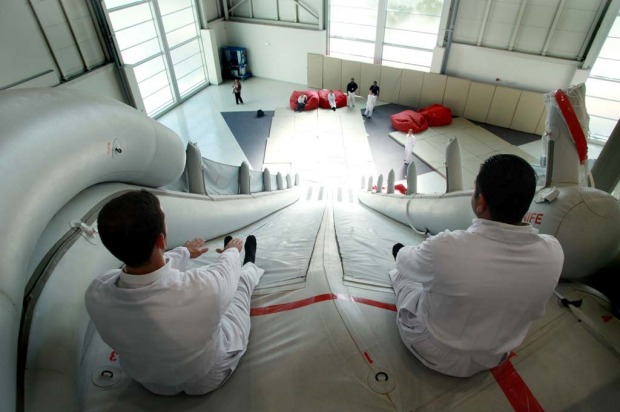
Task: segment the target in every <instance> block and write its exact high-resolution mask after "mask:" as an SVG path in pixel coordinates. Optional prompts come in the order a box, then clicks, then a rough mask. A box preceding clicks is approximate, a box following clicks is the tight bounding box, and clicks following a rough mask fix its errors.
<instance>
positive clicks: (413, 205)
mask: <svg viewBox="0 0 620 412" xmlns="http://www.w3.org/2000/svg"><path fill="white" fill-rule="evenodd" d="M471 195H472V192H471V191H460V192H454V193H449V194H441V195H440V194H419V195H415V196H401V195H390V194H383V193H372V192H368V191H362V192H360V193H359V194H358V197H359V200H360V201H361V202H362V203H363V204H365V205H366V206H368V207H370V208H371V209H374V210H376V211H378V212H380V213H382V214H384V215H386V216H387V217H390V218H392V219H394V220H396V221H397V222H400V223H403V224H405V225H407V226H410V227H412V228H413V229H415V230H417V231H419V232H424V233H429V234H433V235H434V234H437V233H439V232H442V231H444V230H446V229H449V230H457V229H467V228H468V227H469V225H471V221H472V219H473V218H475V216H474V213H473V212H472V210H471Z"/></svg>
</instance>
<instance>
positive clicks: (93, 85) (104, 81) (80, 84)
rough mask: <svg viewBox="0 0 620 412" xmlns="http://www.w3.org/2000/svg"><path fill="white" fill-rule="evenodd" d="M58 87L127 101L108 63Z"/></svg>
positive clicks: (114, 68)
mask: <svg viewBox="0 0 620 412" xmlns="http://www.w3.org/2000/svg"><path fill="white" fill-rule="evenodd" d="M58 87H63V88H67V89H74V90H80V91H82V92H84V93H88V94H93V95H95V96H99V97H107V98H110V99H114V100H120V101H121V102H123V103H127V101H126V99H125V95H124V94H123V91H122V88H121V81H120V78H119V75H118V71H117V70H116V67H115V66H114V64H112V63H111V64H108V65H106V66H103V67H100V68H98V69H95V70H93V71H92V72H90V73H86V74H84V75H82V76H80V77H78V78H76V79H73V80H71V81H69V82H66V83H62V84H61V85H59V86H58Z"/></svg>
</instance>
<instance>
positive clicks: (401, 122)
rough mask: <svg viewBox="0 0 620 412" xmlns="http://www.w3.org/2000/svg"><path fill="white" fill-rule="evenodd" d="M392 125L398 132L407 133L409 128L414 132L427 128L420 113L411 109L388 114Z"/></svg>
mask: <svg viewBox="0 0 620 412" xmlns="http://www.w3.org/2000/svg"><path fill="white" fill-rule="evenodd" d="M390 120H391V122H392V127H393V128H394V129H396V130H398V131H400V132H404V133H407V132H408V131H409V129H411V130H413V132H414V133H420V132H422V131H424V130H426V129H428V124H427V123H426V119H425V118H424V116H423V115H421V114H420V113H417V112H414V111H413V110H405V111H403V112H400V113H396V114H393V115H392V116H390Z"/></svg>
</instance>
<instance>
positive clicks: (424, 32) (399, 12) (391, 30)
mask: <svg viewBox="0 0 620 412" xmlns="http://www.w3.org/2000/svg"><path fill="white" fill-rule="evenodd" d="M442 7H443V0H387V14H386V19H385V36H384V39H383V56H382V62H383V64H385V65H386V66H395V67H402V68H409V69H415V70H421V71H427V72H428V71H429V70H430V67H431V61H432V59H433V49H434V48H435V46H436V45H437V33H438V31H439V23H440V20H441V10H442Z"/></svg>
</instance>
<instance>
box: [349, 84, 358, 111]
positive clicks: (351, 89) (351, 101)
mask: <svg viewBox="0 0 620 412" xmlns="http://www.w3.org/2000/svg"><path fill="white" fill-rule="evenodd" d="M356 90H357V83H355V79H354V78H353V77H351V81H350V82H349V84H347V107H355V91H356Z"/></svg>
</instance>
